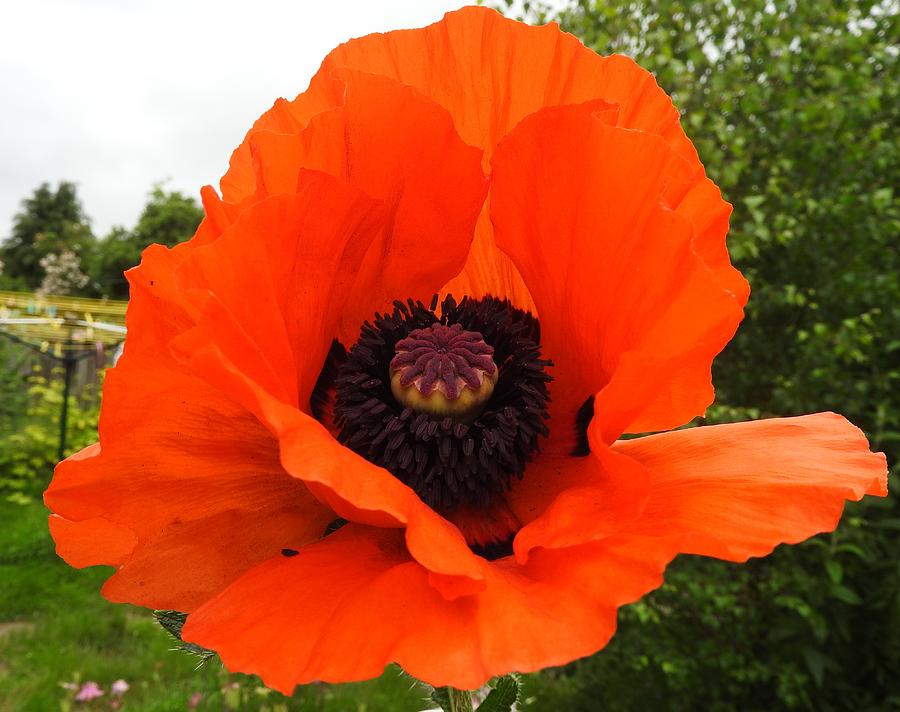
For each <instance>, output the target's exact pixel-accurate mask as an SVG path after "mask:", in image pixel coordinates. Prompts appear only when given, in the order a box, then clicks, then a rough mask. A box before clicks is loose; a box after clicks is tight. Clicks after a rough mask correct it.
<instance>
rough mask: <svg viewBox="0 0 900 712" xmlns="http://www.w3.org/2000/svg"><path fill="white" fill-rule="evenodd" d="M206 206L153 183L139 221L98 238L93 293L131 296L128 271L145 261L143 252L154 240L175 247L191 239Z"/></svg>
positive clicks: (92, 268) (92, 263)
mask: <svg viewBox="0 0 900 712" xmlns="http://www.w3.org/2000/svg"><path fill="white" fill-rule="evenodd" d="M202 219H203V210H202V208H200V206H199V205H197V202H196V201H195V200H194V199H193V198H190V197H187V196H185V195H182V194H181V193H179V192H177V191H172V192H166V191H165V190H163V187H162V185H160V184H157V185H155V186H153V189H152V190H151V191H150V194H149V196H148V200H147V204H146V205H145V206H144V209H143V211H142V212H141V215H140V217H139V218H138V221H137V223H136V224H135V226H134V227H133V228H132V229H131V230H126V229H125V228H123V227H114V228H113V229H112V230H111V231H110V232H109V234H108V235H106V237H104V238H103V239H102V240H99V241H98V242H97V245H96V248H95V249H94V251H93V253H92V257H91V260H90V262H89V268H88V274H90V275H91V277H92V283H91V285H90V291H91V294H92V295H93V296H105V297H110V298H112V299H128V282H127V281H126V279H125V276H124V274H123V273H124V272H125V270H127V269H130V268H131V267H134V266H135V265H136V264H138V262H140V261H141V252H143V250H144V249H145V248H146V247H147V246H148V245H151V244H153V243H159V244H162V245H166V246H167V247H172V246H174V245H175V244H177V243H179V242H182V241H183V240H187V239H188V238H189V237H190V236H191V235H193V234H194V231H195V230H196V229H197V226H198V225H199V224H200V221H201V220H202Z"/></svg>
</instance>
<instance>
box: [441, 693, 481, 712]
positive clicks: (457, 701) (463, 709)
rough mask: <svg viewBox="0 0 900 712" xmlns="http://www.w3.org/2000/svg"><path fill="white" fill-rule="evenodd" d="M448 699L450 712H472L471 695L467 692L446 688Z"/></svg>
mask: <svg viewBox="0 0 900 712" xmlns="http://www.w3.org/2000/svg"><path fill="white" fill-rule="evenodd" d="M447 695H448V697H449V698H450V712H472V711H473V710H474V709H475V708H474V707H473V706H472V693H471V692H470V691H469V690H457V689H456V688H455V687H448V688H447Z"/></svg>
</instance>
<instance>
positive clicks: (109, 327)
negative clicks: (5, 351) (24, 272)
mask: <svg viewBox="0 0 900 712" xmlns="http://www.w3.org/2000/svg"><path fill="white" fill-rule="evenodd" d="M126 307H127V302H123V301H113V300H109V299H88V298H84V297H61V296H53V295H46V294H39V293H34V292H4V291H0V335H2V336H3V337H5V338H7V339H9V340H11V341H14V342H16V343H19V344H21V345H23V346H26V347H28V348H30V349H33V350H34V351H37V352H39V353H41V354H44V355H45V356H47V357H50V358H52V359H54V360H55V361H56V362H58V363H60V364H61V365H62V366H63V369H64V371H63V373H64V375H63V378H64V389H63V399H62V405H61V406H60V419H59V456H60V457H61V458H62V457H64V454H65V449H66V425H67V416H68V406H69V395H70V390H71V386H72V376H73V374H74V372H75V368H76V366H77V364H78V362H79V361H80V360H81V359H83V358H85V357H87V356H96V355H102V354H105V353H107V352H108V351H110V350H112V351H113V352H115V350H117V349H118V348H119V347H120V346H121V344H122V342H123V341H124V340H125V309H126Z"/></svg>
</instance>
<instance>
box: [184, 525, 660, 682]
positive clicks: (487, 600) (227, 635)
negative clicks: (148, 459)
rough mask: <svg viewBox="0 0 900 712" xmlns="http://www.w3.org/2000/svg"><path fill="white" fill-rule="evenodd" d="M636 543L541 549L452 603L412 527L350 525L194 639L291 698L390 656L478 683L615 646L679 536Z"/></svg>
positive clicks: (275, 570) (198, 630)
mask: <svg viewBox="0 0 900 712" xmlns="http://www.w3.org/2000/svg"><path fill="white" fill-rule="evenodd" d="M629 544H630V545H629V546H628V547H625V546H622V544H621V542H617V541H609V542H604V543H603V544H591V545H586V546H582V547H574V548H570V549H566V550H560V551H544V550H542V551H537V552H535V553H534V554H533V556H532V557H531V559H530V560H529V562H528V565H527V566H525V567H519V566H517V565H516V564H515V563H514V562H512V561H511V560H509V559H508V560H505V561H501V562H495V563H494V564H493V565H491V567H490V577H489V580H488V581H487V585H486V586H485V588H484V589H483V590H481V591H480V592H477V593H474V594H472V595H467V596H461V597H456V598H453V599H452V600H448V599H447V598H446V597H444V596H442V595H441V593H440V592H439V591H437V590H435V589H434V588H433V587H432V586H431V584H430V577H429V575H428V572H427V571H426V570H425V569H423V568H422V567H421V566H419V564H417V563H416V562H415V561H413V560H411V559H410V557H409V555H408V553H407V552H406V550H405V547H404V543H403V539H402V536H401V535H400V533H399V532H396V531H393V530H384V529H372V528H368V527H362V526H357V525H347V526H345V527H343V528H342V529H340V530H339V531H338V532H336V533H335V534H333V535H332V536H329V537H327V538H326V539H324V540H323V541H321V542H319V543H316V544H314V545H311V546H308V547H304V549H302V550H301V551H300V552H299V554H298V555H297V556H294V557H291V558H290V559H279V558H276V559H272V560H270V561H268V562H265V563H263V564H261V565H260V566H258V567H257V568H255V569H254V570H253V571H250V572H248V573H247V574H246V575H245V576H243V577H242V578H241V579H240V580H238V581H236V582H235V583H234V584H232V585H231V586H230V587H229V588H228V589H226V590H225V591H224V592H223V593H222V594H220V595H219V596H218V597H216V598H215V599H213V600H211V601H209V602H208V603H207V604H205V605H204V606H202V607H201V608H200V609H198V610H197V611H195V612H194V613H192V614H191V615H190V616H189V617H188V620H187V623H186V624H185V627H184V630H183V635H184V638H185V640H189V641H192V642H195V643H197V644H200V645H203V646H206V647H209V648H212V649H214V650H216V651H217V652H218V653H219V654H220V656H221V657H222V660H223V662H224V663H225V665H226V666H227V667H228V668H229V669H230V670H239V671H244V672H253V673H256V674H259V675H260V676H261V677H262V679H263V680H264V682H265V683H266V684H267V685H268V686H270V687H273V688H275V689H277V690H280V691H281V692H283V693H285V694H290V693H291V692H292V690H293V688H294V686H295V685H297V684H303V683H307V682H311V681H313V680H322V681H348V680H361V679H366V678H371V677H375V676H377V675H379V674H380V673H381V671H382V670H383V668H384V666H385V665H387V664H388V663H390V662H397V663H399V664H400V665H401V666H403V668H404V669H405V670H406V671H407V672H408V673H409V674H410V675H413V676H415V677H417V678H418V679H421V680H424V681H425V682H428V683H429V684H432V685H453V686H455V687H458V688H463V689H469V688H476V687H478V686H480V685H481V684H483V683H484V682H485V681H486V680H487V679H489V678H490V677H492V676H494V675H499V674H504V673H506V672H509V671H510V670H518V671H521V672H529V671H532V670H537V669H540V668H542V667H546V666H548V665H558V664H562V663H564V662H567V661H569V660H572V659H574V658H577V657H581V656H584V655H588V654H590V653H593V652H595V651H596V650H598V649H599V648H601V647H602V646H603V645H605V644H606V642H607V641H608V640H609V638H610V637H611V636H612V634H613V632H614V631H615V626H616V608H617V607H618V606H621V605H624V604H626V603H629V602H631V601H633V600H636V599H637V598H638V597H640V596H641V595H642V594H644V593H646V592H647V591H648V590H651V589H653V588H655V587H657V586H658V585H659V584H660V583H661V582H662V571H663V569H664V567H665V565H666V563H667V562H668V561H669V559H670V558H671V553H670V550H671V545H670V544H668V543H663V542H660V541H659V540H654V539H646V540H644V541H643V542H641V541H638V540H637V539H634V540H632V541H630V542H629ZM609 581H615V582H616V585H615V586H610V585H609ZM360 630H364V631H365V635H363V636H360V634H359V631H360ZM297 631H303V635H297V633H296V632H297Z"/></svg>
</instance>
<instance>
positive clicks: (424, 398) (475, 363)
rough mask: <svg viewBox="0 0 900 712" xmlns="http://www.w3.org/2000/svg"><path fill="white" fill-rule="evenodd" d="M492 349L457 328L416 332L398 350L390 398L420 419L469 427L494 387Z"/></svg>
mask: <svg viewBox="0 0 900 712" xmlns="http://www.w3.org/2000/svg"><path fill="white" fill-rule="evenodd" d="M493 355H494V349H493V347H492V346H490V345H489V344H487V343H485V341H484V338H483V337H482V335H481V334H480V333H479V332H477V331H466V330H465V329H463V327H462V325H460V324H451V325H446V324H441V323H439V322H437V323H435V324H432V325H431V326H430V327H427V328H424V329H415V330H413V331H411V332H410V333H409V335H408V336H407V337H406V338H405V339H402V340H400V341H398V342H397V345H396V355H395V356H394V358H393V359H392V360H391V363H390V372H391V392H392V393H393V394H394V397H395V398H396V399H397V401H398V402H400V403H402V404H403V405H406V406H409V407H410V408H412V409H413V410H415V411H417V412H419V413H427V414H429V415H433V416H438V417H450V418H451V419H453V420H454V421H456V422H461V423H470V422H472V421H473V420H475V418H477V417H478V415H479V414H480V413H481V411H482V409H483V408H484V405H485V403H487V401H488V399H489V398H490V397H491V394H492V393H493V392H494V385H495V384H496V383H497V375H498V370H497V365H496V364H495V363H494V360H493Z"/></svg>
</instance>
